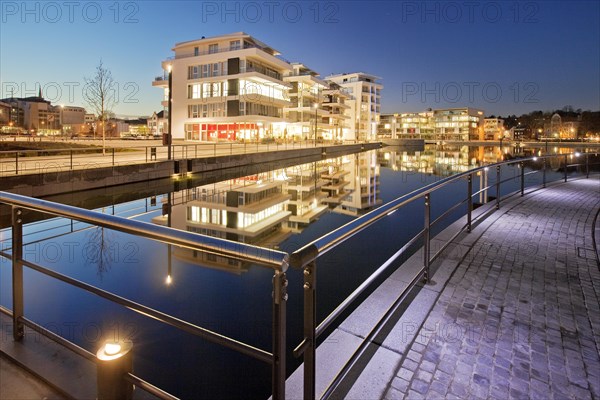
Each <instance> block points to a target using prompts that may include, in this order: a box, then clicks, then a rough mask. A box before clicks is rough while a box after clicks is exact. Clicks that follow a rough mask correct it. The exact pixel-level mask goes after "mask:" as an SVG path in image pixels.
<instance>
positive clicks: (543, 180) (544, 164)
mask: <svg viewBox="0 0 600 400" xmlns="http://www.w3.org/2000/svg"><path fill="white" fill-rule="evenodd" d="M542 187H544V188H545V187H546V157H544V162H543V164H542Z"/></svg>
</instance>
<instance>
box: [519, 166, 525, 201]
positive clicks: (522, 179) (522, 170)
mask: <svg viewBox="0 0 600 400" xmlns="http://www.w3.org/2000/svg"><path fill="white" fill-rule="evenodd" d="M519 168H521V197H523V196H524V195H525V163H524V162H523V161H521V162H520V163H519Z"/></svg>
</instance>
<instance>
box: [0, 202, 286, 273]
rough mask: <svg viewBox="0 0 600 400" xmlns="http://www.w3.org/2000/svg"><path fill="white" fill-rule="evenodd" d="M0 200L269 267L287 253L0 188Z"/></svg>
mask: <svg viewBox="0 0 600 400" xmlns="http://www.w3.org/2000/svg"><path fill="white" fill-rule="evenodd" d="M0 203H5V204H9V205H13V206H18V207H21V208H26V209H30V210H34V211H40V212H43V213H47V214H52V215H56V216H60V217H65V218H69V219H73V220H77V221H81V222H86V223H89V224H92V225H96V226H100V227H103V228H109V229H114V230H117V231H120V232H124V233H129V234H132V235H135V236H139V237H143V238H147V239H152V240H155V241H158V242H162V243H166V244H173V245H176V246H180V247H186V248H189V249H192V250H201V251H205V252H208V253H215V254H219V255H223V256H227V257H231V258H235V259H240V260H244V261H249V262H255V263H258V264H262V265H266V266H270V267H272V268H280V267H281V265H282V261H283V260H285V259H286V257H287V253H284V252H282V251H277V250H271V249H268V248H264V247H258V246H252V245H248V244H244V243H238V242H234V241H231V240H226V239H219V238H214V237H210V236H205V235H201V234H198V233H194V232H186V231H181V230H177V229H172V228H169V227H166V226H161V225H156V224H150V223H147V222H143V221H136V220H129V219H126V218H123V217H118V216H115V215H108V214H103V213H100V212H97V211H92V210H85V209H81V208H77V207H73V206H69V205H65V204H59V203H54V202H50V201H46V200H41V199H36V198H31V197H26V196H22V195H18V194H13V193H8V192H0Z"/></svg>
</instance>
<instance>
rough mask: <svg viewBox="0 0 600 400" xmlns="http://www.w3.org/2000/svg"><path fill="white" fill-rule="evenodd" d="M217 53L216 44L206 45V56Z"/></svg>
mask: <svg viewBox="0 0 600 400" xmlns="http://www.w3.org/2000/svg"><path fill="white" fill-rule="evenodd" d="M218 52H219V45H218V44H209V45H208V54H214V53H218Z"/></svg>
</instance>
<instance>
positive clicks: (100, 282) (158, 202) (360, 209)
mask: <svg viewBox="0 0 600 400" xmlns="http://www.w3.org/2000/svg"><path fill="white" fill-rule="evenodd" d="M534 151H536V150H528V149H523V148H518V147H517V148H514V147H505V148H502V149H500V148H494V147H471V148H469V147H467V146H437V147H436V146H426V147H425V149H422V150H411V149H406V148H394V147H388V148H384V149H381V150H379V151H371V152H366V153H360V154H351V155H347V156H343V157H339V158H335V159H330V160H324V161H316V162H311V163H305V164H300V165H296V166H286V167H284V168H276V169H273V170H270V171H264V172H256V173H253V174H251V175H246V176H241V177H236V178H232V179H227V180H224V181H220V182H211V183H208V184H201V185H198V186H195V187H190V188H185V189H181V190H179V191H175V192H170V193H163V194H157V195H156V196H152V197H148V198H142V199H139V200H136V201H132V202H127V203H125V204H115V205H107V206H106V207H104V208H102V209H100V210H99V211H102V212H105V213H110V214H115V215H121V216H125V217H132V216H135V218H136V219H138V220H142V221H146V222H149V223H153V224H160V225H167V226H171V227H173V228H176V229H182V230H187V231H194V232H198V233H202V234H207V235H211V236H217V237H222V238H226V239H229V240H236V241H241V242H245V243H249V244H254V245H259V246H266V247H271V248H278V249H281V250H283V251H286V252H292V251H294V250H296V249H298V248H300V247H302V246H303V245H305V244H307V243H309V242H310V241H312V240H314V239H316V238H318V237H320V236H322V235H323V234H325V233H327V232H329V231H331V230H333V229H335V228H336V227H339V226H341V225H343V224H344V223H346V222H348V221H350V220H352V219H353V218H355V217H356V216H359V215H362V214H364V213H366V212H368V211H370V210H372V209H374V208H375V207H377V206H379V205H381V204H384V203H386V202H389V201H391V200H393V199H395V198H397V197H399V196H401V195H404V194H406V193H410V192H411V191H413V190H416V189H418V188H420V187H422V186H424V185H427V184H430V183H432V182H436V181H438V180H440V179H442V178H443V177H446V176H450V175H452V174H455V173H457V172H463V171H466V170H468V169H470V168H473V167H474V166H478V165H481V164H482V163H483V164H487V163H493V162H496V161H500V160H502V159H507V158H510V157H511V156H513V155H514V154H515V153H517V155H533V154H534V153H533V152H534ZM549 174H552V172H549ZM554 174H558V173H554ZM518 175H519V171H518V169H517V168H506V170H505V171H504V172H503V178H507V177H515V180H514V182H512V183H511V185H512V187H509V188H507V189H506V193H507V192H509V191H513V190H516V188H517V187H518V179H516V178H517V176H518ZM489 179H490V180H489V181H488V182H489V183H491V182H492V181H493V179H495V178H494V177H492V176H490V178H489ZM528 179H538V180H539V179H540V178H539V177H537V176H533V177H528ZM549 180H550V177H549ZM482 182H483V177H481V178H480V179H477V178H476V179H475V181H474V190H475V191H477V190H478V188H479V187H480V186H479V185H480V184H481V183H482ZM494 195H495V194H494ZM465 197H466V183H465V182H462V181H461V182H457V183H454V184H451V185H448V186H447V187H446V188H444V189H443V190H442V191H441V192H440V193H437V192H436V193H435V194H434V195H433V196H432V220H433V219H435V218H436V216H437V215H440V214H441V213H442V210H443V207H444V206H445V205H446V204H454V203H455V202H458V201H460V200H462V199H464V198H465ZM476 200H477V199H476ZM484 200H485V198H483V197H482V198H481V199H480V201H484ZM460 211H461V210H457V213H459V212H460ZM32 219H35V218H32ZM450 222H452V221H451V220H449V221H447V222H446V223H445V225H447V224H448V223H450ZM422 224H423V204H422V201H417V202H414V203H412V204H410V205H409V206H407V207H405V208H403V209H401V210H399V211H398V212H396V213H394V214H393V215H390V216H389V217H388V218H385V219H384V220H382V221H381V222H380V223H378V224H376V225H374V226H373V227H370V228H368V229H366V230H365V231H363V232H362V233H361V234H360V235H358V236H357V237H356V238H353V239H350V240H349V241H348V242H346V243H345V244H344V245H343V246H340V247H338V248H336V249H335V250H333V251H331V252H330V253H328V254H326V255H325V256H324V257H322V258H320V259H319V261H318V271H319V275H318V282H319V283H318V285H319V292H318V315H319V319H322V318H324V317H325V316H326V315H327V314H328V313H329V312H330V311H331V310H333V308H334V307H335V306H336V305H337V304H339V302H340V301H341V300H342V299H343V298H344V297H346V296H347V295H348V294H349V293H350V292H351V291H352V290H353V289H354V288H356V287H357V286H358V285H359V284H360V283H361V282H362V281H363V280H364V279H365V278H366V277H368V276H369V275H370V274H371V273H372V272H373V271H374V270H375V269H376V268H377V267H378V266H379V265H380V264H381V263H382V262H383V261H385V260H386V259H387V258H388V257H389V256H390V255H391V254H393V253H394V252H395V251H396V250H397V248H399V247H400V246H402V245H403V244H404V243H406V242H407V241H408V240H409V239H410V238H411V237H412V236H414V235H415V234H416V233H418V232H419V231H420V230H421V229H422ZM441 228H442V227H438V228H437V230H438V231H439V230H440V229H441ZM0 234H1V236H0V239H1V240H2V248H3V249H7V248H8V247H9V246H10V232H9V231H7V230H3V231H1V232H0ZM24 235H25V241H26V243H29V244H28V245H27V246H25V248H24V256H25V258H26V259H27V260H29V261H32V262H35V263H40V264H42V265H43V266H46V267H48V268H50V269H53V270H55V271H58V272H61V273H63V274H66V275H68V276H70V277H73V278H76V279H79V280H81V281H84V282H87V283H90V284H92V285H95V286H97V287H100V288H102V289H106V290H109V291H111V292H113V293H116V294H118V295H120V296H123V297H126V298H128V299H131V300H133V301H136V302H139V303H142V304H144V305H147V306H149V307H152V308H155V309H157V310H160V311H162V312H166V313H168V314H171V315H173V316H175V317H178V318H181V319H184V320H187V321H189V322H191V323H194V324H197V325H199V326H202V327H205V328H207V329H211V330H214V331H216V332H219V333H222V334H224V335H227V336H230V337H232V338H235V339H237V340H241V341H243V342H247V343H249V344H251V345H254V346H257V347H260V348H263V349H265V350H269V348H270V343H271V314H270V312H271V311H270V310H271V291H272V288H271V277H272V271H270V270H269V269H267V268H265V267H261V266H258V265H253V264H250V263H247V262H243V261H238V260H232V259H227V258H225V257H220V256H215V255H210V254H205V253H202V252H194V251H191V250H188V249H182V248H178V247H175V246H168V245H165V244H161V243H156V242H152V241H149V240H145V239H140V238H136V237H133V236H131V235H127V234H123V233H120V232H115V231H111V230H108V229H104V228H97V227H90V226H88V225H86V224H82V223H71V222H70V221H66V220H64V219H47V220H40V221H38V222H31V223H29V224H27V225H26V226H25V227H24ZM48 237H51V238H50V239H48ZM0 262H1V269H0V289H1V293H0V303H1V304H2V305H3V306H6V307H9V308H10V304H11V300H10V299H11V288H10V262H9V261H8V260H6V259H4V258H2V259H0ZM288 279H289V281H290V286H289V299H290V300H289V302H288V348H293V347H295V345H296V344H297V343H299V341H300V332H301V325H300V323H301V316H302V310H301V307H302V288H301V285H302V284H301V282H302V277H301V274H300V272H299V271H294V270H290V271H289V273H288ZM25 282H26V283H25V304H26V308H25V314H26V315H27V316H28V318H30V319H32V320H34V321H36V322H38V323H40V324H42V325H43V326H46V327H48V328H49V329H51V330H53V331H55V332H57V333H59V334H61V335H62V336H64V337H66V338H67V339H69V340H72V341H74V342H76V343H78V344H80V345H81V346H83V347H85V348H87V349H89V350H91V351H95V350H96V348H97V347H98V346H99V345H100V343H101V342H102V341H103V340H105V339H107V338H109V337H113V336H119V337H120V338H128V339H131V340H133V342H134V354H135V362H134V365H135V371H136V373H137V374H139V375H140V376H141V377H143V378H144V379H147V380H149V381H150V382H152V383H154V384H156V385H157V386H159V387H162V388H164V389H165V390H167V391H169V392H172V393H174V394H175V395H178V396H180V397H183V398H214V397H215V396H216V395H218V397H219V398H266V397H268V394H269V391H270V369H269V366H268V365H265V364H263V363H260V362H258V361H254V360H251V359H249V358H248V357H245V356H241V355H239V354H236V353H235V352H233V351H230V350H227V349H224V348H221V347H219V346H216V345H213V344H210V343H207V342H205V341H203V340H201V339H198V338H194V337H191V335H188V334H185V333H181V332H179V331H177V330H175V329H174V328H171V327H168V326H164V325H161V324H159V323H157V322H154V321H151V320H149V319H147V318H144V317H141V316H139V315H137V314H135V313H133V312H131V311H129V310H126V309H123V308H122V307H119V306H116V305H114V304H111V303H109V302H108V301H105V300H103V299H100V298H98V297H96V296H93V295H91V294H87V293H82V291H80V290H78V289H75V288H73V287H70V286H68V285H66V284H63V283H59V282H56V281H54V280H51V279H49V278H45V277H42V276H40V274H38V273H37V272H34V271H31V270H28V269H26V270H25ZM288 360H289V366H288V372H291V371H292V370H293V367H294V366H295V365H297V361H296V360H294V359H293V358H292V356H291V353H290V354H288ZM249 371H251V373H249ZM232 383H234V384H232Z"/></svg>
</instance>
